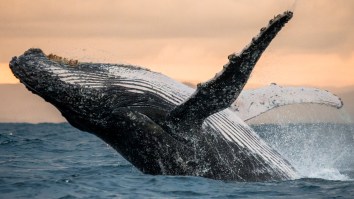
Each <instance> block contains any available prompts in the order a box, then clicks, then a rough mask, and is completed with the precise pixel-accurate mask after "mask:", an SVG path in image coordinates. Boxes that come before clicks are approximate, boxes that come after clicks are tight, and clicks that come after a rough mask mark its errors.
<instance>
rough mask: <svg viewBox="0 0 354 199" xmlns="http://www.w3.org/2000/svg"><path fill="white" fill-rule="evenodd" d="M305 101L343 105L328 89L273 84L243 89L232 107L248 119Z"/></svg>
mask: <svg viewBox="0 0 354 199" xmlns="http://www.w3.org/2000/svg"><path fill="white" fill-rule="evenodd" d="M304 103H313V104H323V105H327V106H332V107H335V108H341V107H342V106H343V102H342V101H341V99H340V98H339V97H338V96H336V95H334V94H332V93H330V92H329V91H326V90H321V89H316V88H303V87H281V86H278V85H276V84H271V85H270V86H267V87H263V88H259V89H254V90H246V91H242V93H241V94H240V96H239V98H237V100H236V101H235V102H234V103H233V104H232V105H231V107H230V108H231V109H232V110H233V111H234V112H235V113H236V114H237V115H238V116H239V117H241V118H242V119H243V120H244V121H247V120H249V119H252V118H254V117H257V116H258V115H261V114H263V113H265V112H267V111H269V110H271V109H274V108H277V107H280V106H285V105H291V104H304Z"/></svg>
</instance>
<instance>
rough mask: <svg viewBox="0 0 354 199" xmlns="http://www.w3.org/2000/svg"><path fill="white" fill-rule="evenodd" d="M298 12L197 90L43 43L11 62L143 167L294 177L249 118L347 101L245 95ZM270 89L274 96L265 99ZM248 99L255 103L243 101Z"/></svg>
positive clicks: (234, 176) (244, 177)
mask: <svg viewBox="0 0 354 199" xmlns="http://www.w3.org/2000/svg"><path fill="white" fill-rule="evenodd" d="M291 17H292V12H289V11H287V12H284V13H283V14H281V15H278V16H276V17H275V18H274V19H272V20H271V21H270V22H269V24H268V26H267V27H264V28H262V29H261V31H260V33H259V34H258V35H257V36H256V37H254V38H253V39H252V41H251V43H250V44H249V45H248V46H246V47H245V48H244V49H243V50H242V51H241V52H240V53H238V54H232V55H230V56H229V57H228V59H229V62H228V63H227V64H226V65H225V66H224V68H223V69H222V71H221V72H220V73H218V74H217V75H216V76H215V77H214V78H212V79H211V80H209V81H208V82H206V83H203V84H199V85H198V86H197V89H196V90H194V89H193V88H190V87H188V86H186V85H184V84H181V83H179V82H177V81H175V80H173V79H171V78H169V77H167V76H164V75H162V74H160V73H156V72H152V71H150V70H147V69H144V68H141V67H136V66H131V65H121V64H104V63H82V62H78V61H73V60H67V59H63V58H60V57H58V56H55V55H45V54H44V53H43V52H42V50H40V49H29V50H28V51H26V52H25V53H24V54H23V55H21V56H19V57H14V58H13V59H12V60H11V62H10V68H11V70H12V71H13V73H14V75H15V76H16V77H17V78H18V79H19V80H20V81H21V83H23V84H24V85H25V86H26V87H27V88H28V89H29V90H30V91H32V92H33V93H34V94H37V95H39V96H41V97H42V98H43V99H45V100H46V101H47V102H49V103H51V104H53V105H54V106H55V107H56V108H57V109H58V110H59V111H60V112H61V113H62V115H63V116H64V117H65V118H66V119H67V121H68V122H69V123H70V124H71V125H72V126H74V127H76V128H78V129H80V130H82V131H86V132H89V133H93V134H95V135H96V136H98V137H99V138H101V139H102V140H104V141H105V142H106V143H108V144H109V145H110V146H112V147H113V148H114V149H115V150H116V151H117V152H118V153H120V154H121V155H122V156H123V157H124V158H126V159H127V160H128V161H129V162H131V163H132V164H133V165H134V166H135V167H136V168H138V169H139V170H140V171H142V172H143V173H146V174H152V175H191V176H202V177H207V178H212V179H221V180H237V181H269V180H288V179H294V178H296V177H298V174H297V172H296V170H295V169H294V168H293V167H292V166H291V165H290V164H289V162H288V161H287V160H285V159H284V158H283V157H282V156H281V155H280V154H279V153H278V152H277V151H275V150H273V149H272V148H271V147H270V146H268V145H267V144H266V143H265V142H264V141H263V140H262V139H261V138H260V137H259V136H257V134H256V133H255V132H254V131H253V130H252V129H251V127H249V126H248V125H247V124H246V123H245V122H244V121H243V120H247V119H250V118H252V117H255V116H256V115H258V114H261V113H263V112H265V111H267V110H269V109H272V108H274V107H277V106H281V105H286V104H289V103H301V102H302V101H305V102H310V103H311V102H315V103H325V104H328V105H332V106H336V107H340V106H341V102H340V100H339V99H338V98H337V97H336V96H333V95H332V94H330V93H328V92H326V91H321V90H318V94H316V95H314V96H311V95H310V96H309V97H308V98H309V99H308V100H307V101H306V100H304V99H307V98H306V97H305V98H301V97H297V98H294V100H293V101H290V102H289V100H287V98H282V97H281V95H280V94H279V92H280V93H282V92H284V93H287V94H286V95H287V96H291V95H292V94H293V95H295V96H296V93H300V94H301V93H302V92H304V90H302V89H297V88H293V89H291V92H293V91H294V93H291V92H289V91H287V88H281V87H279V86H274V85H271V86H270V87H269V88H264V89H263V90H262V89H261V90H254V91H249V92H242V93H244V94H242V93H241V91H242V90H243V87H244V85H245V84H246V82H247V80H248V78H249V76H250V74H251V71H252V69H253V67H254V66H255V64H256V62H257V60H258V59H259V58H260V56H261V54H262V53H263V51H264V50H265V49H266V47H267V46H268V45H269V43H270V42H271V41H272V39H273V38H274V37H275V36H276V35H277V33H278V32H279V31H280V29H281V28H282V27H283V26H284V24H285V23H287V22H288V21H289V20H290V19H291ZM267 89H270V90H271V91H272V92H271V93H273V97H274V98H275V101H267V102H265V101H264V100H263V101H262V99H261V98H260V96H264V95H266V94H267V93H269V92H268V91H265V90H267ZM277 89H278V90H277ZM311 90H313V89H307V91H311ZM305 92H306V91H305ZM274 93H275V94H274ZM239 95H240V96H239ZM271 95H272V94H271ZM253 96H255V97H253ZM257 96H258V97H257ZM268 97H269V96H268ZM243 98H247V100H246V101H253V102H254V103H253V104H251V103H249V104H247V103H246V101H242V100H241V101H240V100H236V99H243ZM254 98H257V99H254ZM289 98H291V97H289ZM312 99H315V100H312ZM262 103H263V105H264V106H263V107H265V108H263V109H257V110H259V111H257V110H252V111H247V109H248V110H251V107H253V106H261V105H262ZM246 107H247V108H246ZM245 109H246V110H245ZM238 115H239V116H240V117H242V118H243V120H242V119H240V117H239V116H238Z"/></svg>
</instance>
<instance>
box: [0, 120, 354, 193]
mask: <svg viewBox="0 0 354 199" xmlns="http://www.w3.org/2000/svg"><path fill="white" fill-rule="evenodd" d="M255 129H256V130H257V131H258V132H259V134H260V135H261V136H262V137H264V138H265V139H266V140H267V142H269V143H271V144H272V145H273V146H274V147H275V148H277V149H278V150H281V151H280V152H281V153H282V154H283V155H284V156H287V158H291V160H290V161H291V162H292V163H293V164H294V163H296V167H298V168H297V169H298V170H301V171H300V173H302V175H303V177H304V178H302V179H298V180H293V181H283V182H266V183H239V182H224V181H216V180H210V179H205V178H199V177H181V176H151V175H144V174H142V173H140V172H139V171H138V170H136V169H135V168H134V167H133V166H131V164H129V163H128V162H127V161H125V160H124V159H123V158H122V157H121V156H120V155H119V154H117V153H116V152H115V151H114V150H112V149H111V148H110V147H109V146H107V145H106V144H105V143H104V142H102V141H101V140H99V139H98V138H96V137H95V136H93V135H91V134H88V133H84V132H81V131H78V130H76V129H74V128H72V127H71V126H69V125H68V124H38V125H33V124H0V198H354V181H352V180H351V179H354V175H353V171H354V164H353V162H352V159H354V158H353V153H352V152H353V147H354V146H353V143H354V142H353V127H352V126H350V125H329V124H322V125H300V126H299V125H287V126H276V125H261V126H255ZM294 133H298V134H297V135H296V134H294ZM302 139H307V140H305V141H303V142H300V141H301V140H302ZM308 140H310V141H311V142H309V141H308ZM296 142H300V143H298V144H294V143H296ZM318 143H319V144H318ZM326 147H327V148H328V149H329V150H332V151H333V150H334V152H328V153H323V152H325V151H326V150H325V149H326ZM342 151H345V152H342ZM299 153H300V155H298V154H299ZM301 155H302V156H303V155H305V156H306V157H305V158H301ZM322 156H325V158H322ZM299 161H300V162H299ZM299 165H300V166H299ZM313 165H314V166H313ZM306 167H308V168H309V169H307V170H309V171H307V170H306ZM304 171H305V172H304ZM306 172H307V173H306ZM316 172H317V173H316ZM311 174H312V176H311ZM309 177H311V178H309ZM329 179H330V180H329Z"/></svg>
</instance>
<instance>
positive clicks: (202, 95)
mask: <svg viewBox="0 0 354 199" xmlns="http://www.w3.org/2000/svg"><path fill="white" fill-rule="evenodd" d="M291 17H292V12H285V13H284V14H282V15H278V16H276V17H275V18H274V19H273V20H271V21H270V22H269V24H268V26H267V27H264V28H262V29H261V32H260V33H259V34H258V35H257V36H256V37H254V38H253V39H252V42H251V43H250V44H249V45H248V46H246V47H245V48H244V49H243V50H242V51H241V52H240V53H239V54H232V55H229V57H228V58H229V63H227V64H226V65H225V66H224V68H223V70H222V71H221V72H220V73H219V74H217V75H216V76H215V77H214V78H213V79H211V80H209V81H207V82H205V83H203V84H199V85H198V86H197V90H196V91H195V92H194V93H193V94H192V96H190V97H189V98H188V99H187V100H186V101H185V102H183V103H182V104H181V105H179V106H177V107H175V108H174V109H173V110H172V111H171V112H170V113H169V115H168V119H167V120H168V121H169V126H172V128H180V126H183V127H187V126H201V124H202V123H203V121H204V120H205V118H207V117H208V116H210V115H212V114H214V113H216V112H219V111H221V110H223V109H226V108H228V107H230V105H231V104H232V103H233V102H234V101H235V100H236V98H237V97H238V95H239V94H240V92H241V91H242V89H243V87H244V85H245V84H246V82H247V80H248V78H249V76H250V74H251V72H252V69H253V68H254V66H255V64H256V62H257V61H258V59H259V58H260V56H261V55H262V53H263V52H264V50H265V49H266V48H267V47H268V45H269V44H270V42H271V41H272V39H273V38H274V37H275V36H276V35H277V33H278V32H279V31H280V30H281V29H282V27H283V26H284V25H285V23H287V22H288V21H289V20H290V19H291Z"/></svg>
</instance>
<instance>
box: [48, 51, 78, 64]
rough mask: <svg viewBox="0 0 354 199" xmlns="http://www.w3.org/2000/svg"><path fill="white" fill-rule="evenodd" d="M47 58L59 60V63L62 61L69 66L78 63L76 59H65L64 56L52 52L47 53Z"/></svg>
mask: <svg viewBox="0 0 354 199" xmlns="http://www.w3.org/2000/svg"><path fill="white" fill-rule="evenodd" d="M47 57H48V59H50V60H53V61H56V62H59V63H63V64H67V65H69V66H76V65H78V63H79V61H78V60H74V59H67V58H64V57H60V56H58V55H54V54H49V55H47Z"/></svg>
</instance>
